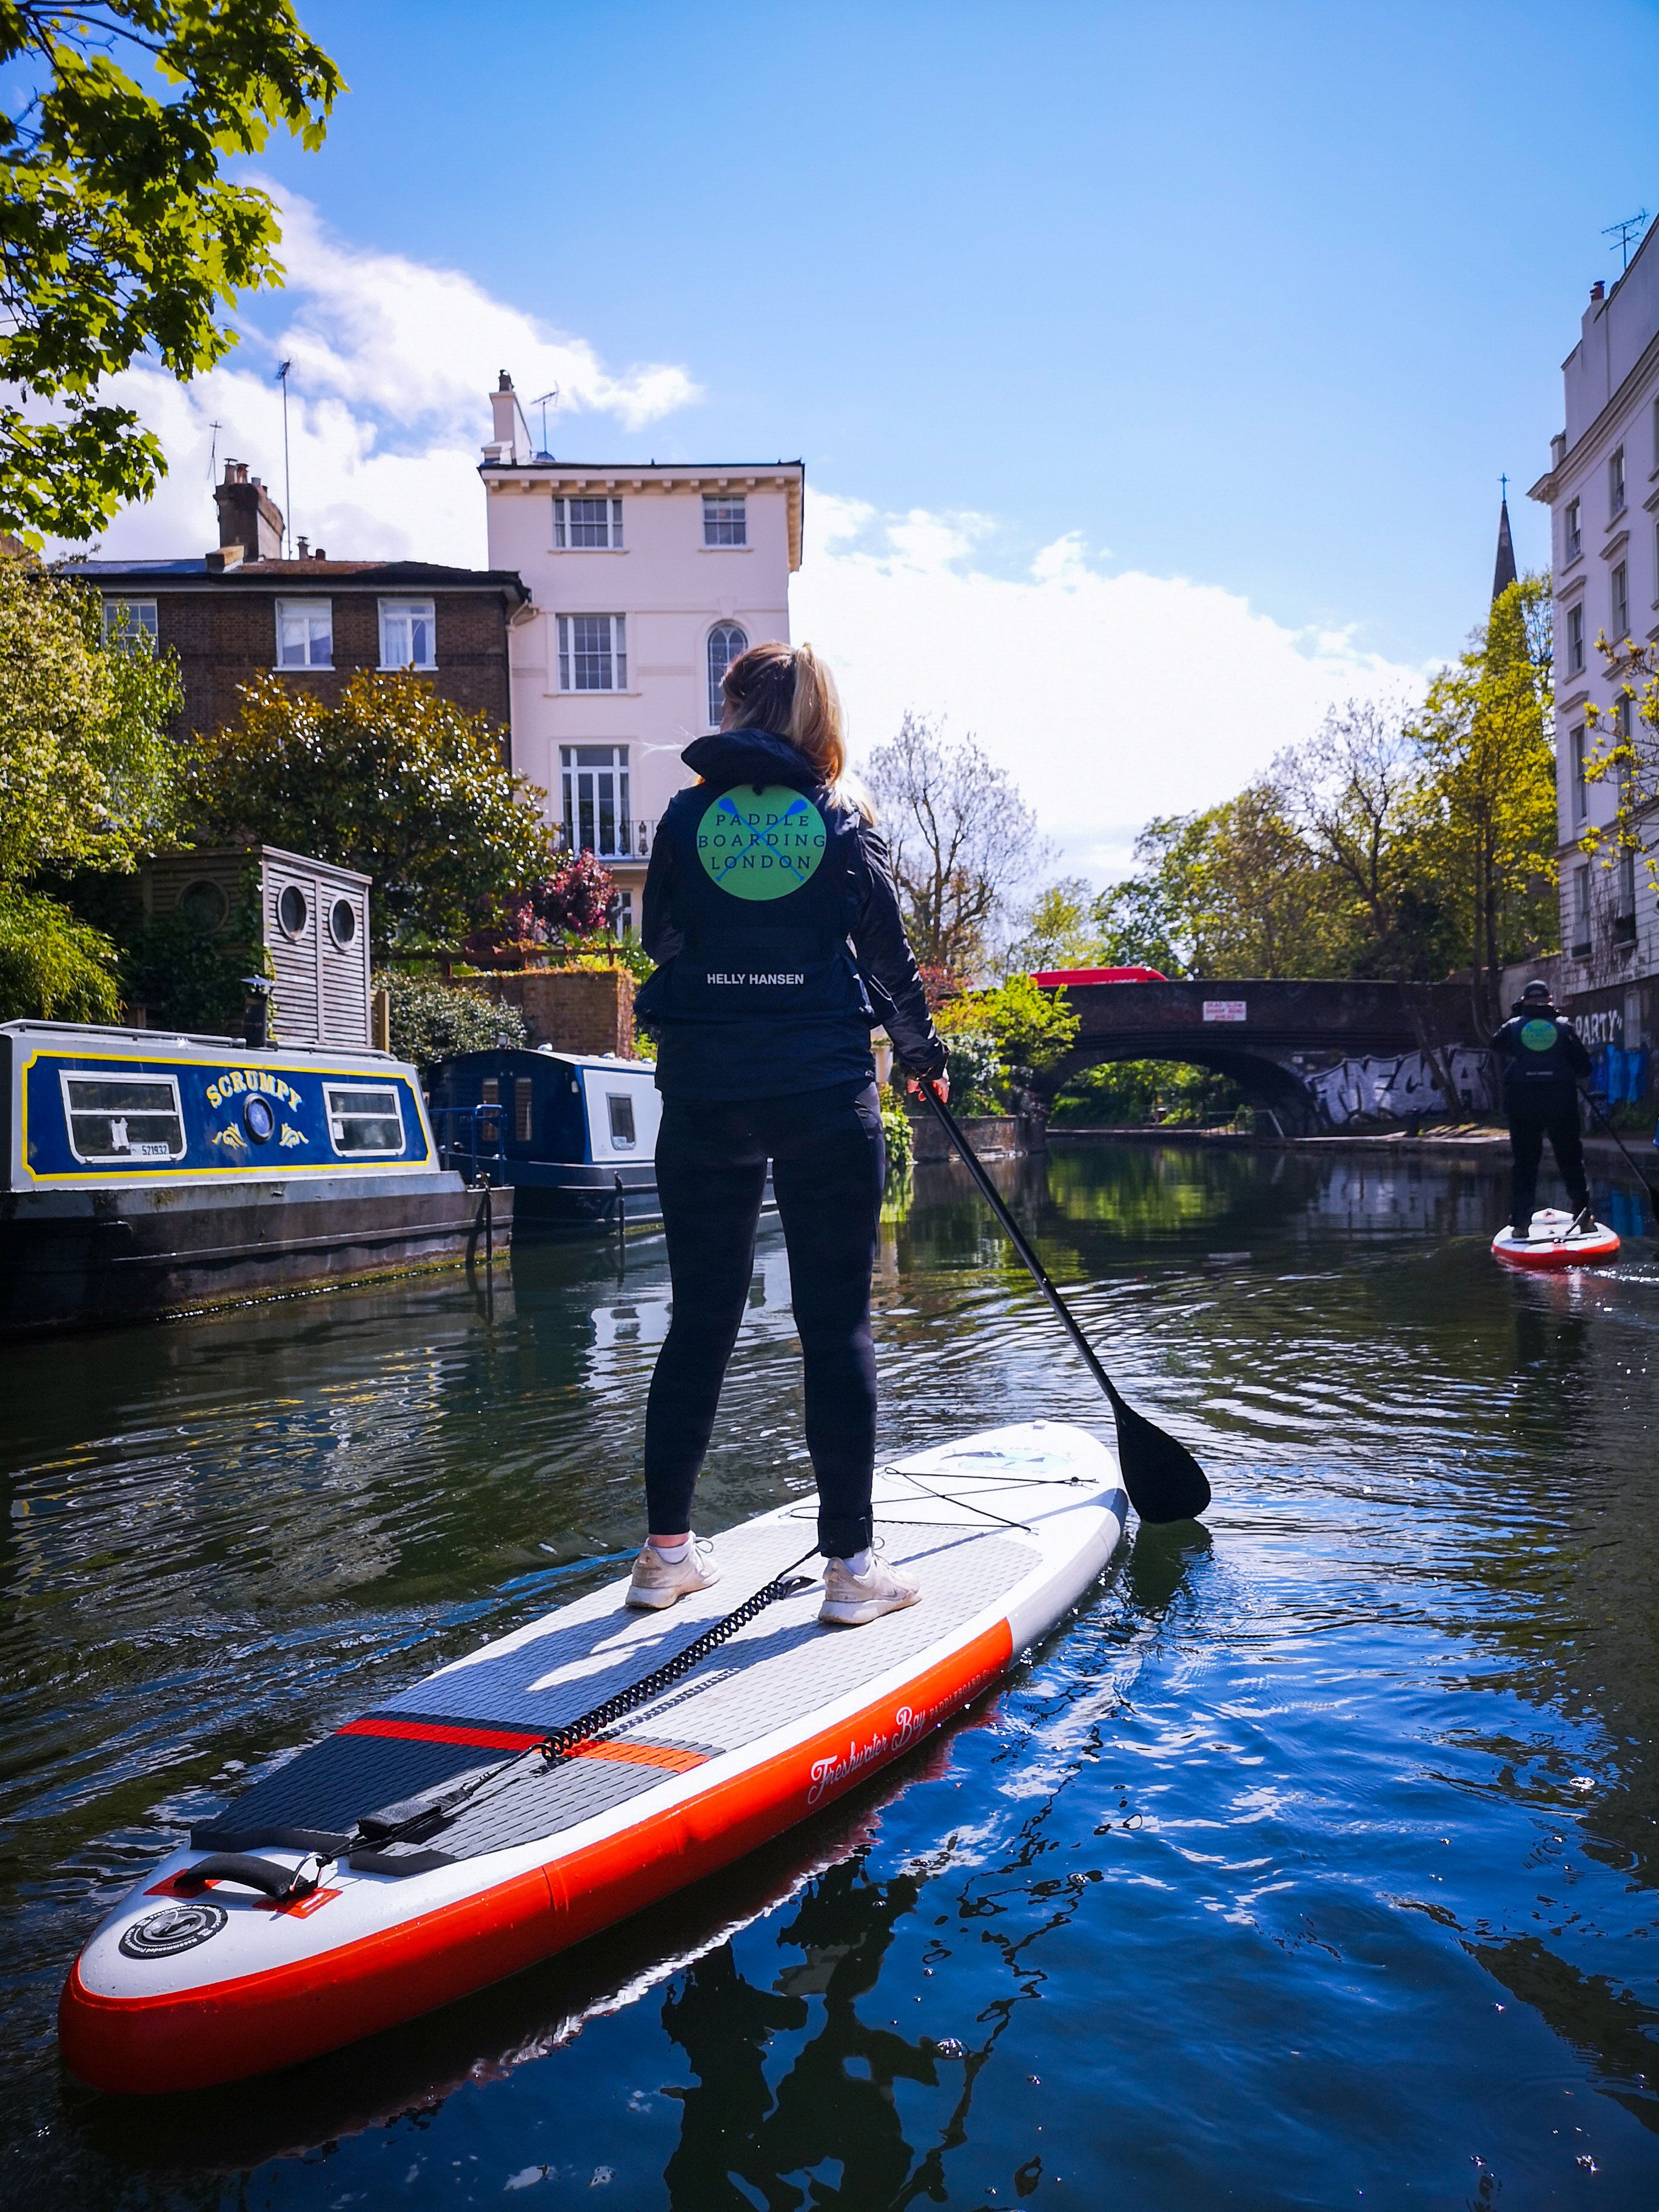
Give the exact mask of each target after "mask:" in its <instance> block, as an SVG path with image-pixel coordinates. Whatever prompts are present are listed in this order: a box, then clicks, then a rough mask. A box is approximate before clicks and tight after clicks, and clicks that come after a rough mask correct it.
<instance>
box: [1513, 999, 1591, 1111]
mask: <svg viewBox="0 0 1659 2212" xmlns="http://www.w3.org/2000/svg"><path fill="white" fill-rule="evenodd" d="M1492 1050H1493V1051H1494V1052H1495V1053H1496V1054H1498V1059H1499V1060H1500V1062H1501V1063H1502V1066H1503V1070H1504V1111H1505V1112H1506V1113H1510V1114H1515V1113H1522V1114H1535V1115H1547V1114H1553V1113H1557V1112H1559V1110H1560V1109H1561V1108H1562V1107H1564V1106H1570V1105H1571V1103H1572V1102H1573V1100H1574V1098H1575V1097H1577V1091H1578V1085H1579V1083H1580V1082H1581V1080H1582V1079H1583V1078H1584V1077H1585V1076H1587V1075H1588V1074H1589V1072H1590V1056H1589V1053H1588V1052H1586V1051H1585V1049H1584V1044H1583V1038H1582V1037H1580V1036H1579V1034H1578V1032H1577V1030H1576V1029H1574V1027H1573V1025H1572V1024H1571V1022H1570V1021H1569V1020H1568V1019H1567V1018H1566V1016H1565V1014H1563V1013H1560V1012H1557V1010H1556V1008H1555V1007H1553V1006H1551V1005H1550V1004H1549V1003H1548V1001H1547V1000H1544V1001H1540V1000H1535V999H1517V1000H1516V1002H1515V1010H1514V1017H1513V1018H1512V1019H1511V1020H1510V1021H1507V1022H1505V1023H1504V1026H1503V1028H1502V1029H1501V1030H1498V1033H1497V1034H1496V1036H1494V1037H1493V1038H1492Z"/></svg>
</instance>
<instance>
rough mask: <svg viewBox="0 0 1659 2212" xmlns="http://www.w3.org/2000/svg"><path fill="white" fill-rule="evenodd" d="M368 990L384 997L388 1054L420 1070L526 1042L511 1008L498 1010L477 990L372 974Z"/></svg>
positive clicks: (520, 1019)
mask: <svg viewBox="0 0 1659 2212" xmlns="http://www.w3.org/2000/svg"><path fill="white" fill-rule="evenodd" d="M374 987H375V988H376V989H377V990H380V991H384V992H385V993H386V1012H387V1016H388V1021H389V1026H390V1028H391V1031H392V1051H393V1052H394V1053H396V1054H397V1055H398V1059H399V1060H413V1061H414V1062H415V1064H416V1066H417V1067H419V1068H421V1069H422V1070H425V1069H427V1068H429V1067H432V1066H435V1065H436V1064H437V1062H438V1061H439V1060H447V1059H449V1058H450V1056H451V1055H452V1054H454V1053H458V1052H490V1051H493V1050H494V1049H495V1047H497V1046H498V1045H509V1046H518V1047H520V1048H523V1047H524V1046H526V1045H527V1044H528V1043H529V1042H530V1032H529V1030H527V1029H526V1027H525V1019H524V1016H523V1015H522V1014H521V1013H520V1011H519V1009H518V1008H517V1007H516V1006H497V1005H496V1004H495V1000H493V999H487V998H486V997H485V996H484V994H483V992H482V991H481V990H469V989H468V988H466V987H465V986H464V985H457V984H453V983H441V982H440V981H438V979H437V977H436V976H435V975H405V974H404V971H403V970H402V969H397V968H390V969H385V970H382V971H377V973H376V975H375V977H374Z"/></svg>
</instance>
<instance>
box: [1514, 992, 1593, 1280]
mask: <svg viewBox="0 0 1659 2212" xmlns="http://www.w3.org/2000/svg"><path fill="white" fill-rule="evenodd" d="M1492 1050H1493V1051H1494V1052H1495V1053H1497V1054H1498V1058H1499V1060H1500V1061H1501V1062H1502V1065H1503V1071H1504V1112H1505V1113H1506V1114H1507V1115H1509V1120H1510V1152H1511V1156H1512V1161H1513V1165H1512V1169H1511V1179H1510V1227H1511V1230H1512V1232H1513V1234H1514V1235H1516V1237H1528V1236H1530V1235H1531V1233H1532V1216H1533V1207H1534V1203H1535V1202H1536V1200H1537V1196H1538V1164H1539V1162H1540V1161H1541V1159H1542V1158H1543V1156H1544V1139H1545V1138H1546V1137H1547V1138H1548V1139H1549V1140H1550V1146H1551V1149H1552V1151H1553V1152H1554V1154H1555V1164H1556V1165H1557V1167H1558V1168H1559V1169H1560V1170H1561V1180H1562V1182H1565V1185H1566V1186H1567V1198H1568V1200H1569V1202H1570V1204H1571V1206H1572V1209H1573V1213H1574V1216H1575V1218H1574V1221H1573V1225H1572V1228H1573V1232H1577V1231H1581V1230H1582V1231H1590V1230H1593V1229H1594V1228H1595V1216H1594V1214H1593V1213H1592V1212H1591V1211H1590V1197H1589V1183H1588V1182H1587V1181H1586V1180H1585V1176H1584V1146H1583V1139H1582V1138H1581V1137H1580V1135H1579V1133H1578V1085H1579V1084H1580V1082H1581V1081H1582V1080H1583V1079H1584V1078H1585V1077H1587V1076H1588V1075H1589V1072H1590V1059H1589V1053H1588V1052H1586V1051H1585V1049H1584V1045H1583V1039H1582V1038H1581V1037H1580V1036H1579V1035H1578V1032H1577V1030H1575V1029H1574V1027H1573V1025H1572V1024H1571V1022H1570V1021H1569V1020H1568V1019H1567V1018H1566V1016H1565V1014H1564V1013H1561V1012H1559V1011H1558V1009H1557V1008H1556V1007H1555V1006H1554V1005H1553V1003H1552V1001H1551V997H1550V987H1549V985H1548V984H1547V983H1546V982H1544V981H1541V980H1539V979H1537V978H1534V981H1531V982H1530V983H1528V985H1527V987H1526V988H1525V989H1524V990H1523V991H1522V994H1521V996H1520V997H1519V998H1518V999H1517V1000H1516V1002H1515V1011H1514V1014H1513V1016H1512V1018H1511V1019H1510V1020H1509V1021H1507V1022H1505V1023H1504V1026H1503V1028H1502V1029H1501V1030H1498V1034H1497V1035H1496V1036H1494V1037H1493V1039H1492ZM1570 1233H1572V1232H1570Z"/></svg>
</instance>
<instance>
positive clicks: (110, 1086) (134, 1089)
mask: <svg viewBox="0 0 1659 2212" xmlns="http://www.w3.org/2000/svg"><path fill="white" fill-rule="evenodd" d="M63 1083H64V1119H65V1120H66V1121H68V1123H69V1133H70V1151H71V1152H73V1153H74V1155H75V1157H76V1159H77V1160H81V1161H94V1160H100V1161H103V1160H181V1159H183V1158H184V1157H185V1121H184V1116H183V1115H182V1114H181V1113H180V1112H179V1082H178V1079H177V1077H176V1076H172V1075H70V1074H67V1073H65V1074H64V1078H63Z"/></svg>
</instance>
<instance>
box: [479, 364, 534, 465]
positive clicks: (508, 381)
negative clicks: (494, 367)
mask: <svg viewBox="0 0 1659 2212" xmlns="http://www.w3.org/2000/svg"><path fill="white" fill-rule="evenodd" d="M489 409H490V413H491V415H492V416H493V417H494V423H493V427H494V429H495V444H496V446H497V447H505V448H506V451H505V452H504V453H502V454H501V459H503V460H508V461H516V460H517V459H519V458H520V454H519V425H520V422H523V421H524V416H523V415H522V414H521V413H520V409H519V395H518V393H517V392H515V391H514V390H513V379H512V378H511V377H510V376H509V375H508V374H507V371H506V370H505V369H503V370H502V371H501V381H500V382H499V383H498V384H497V385H496V386H495V390H494V391H493V392H491V393H490V395H489ZM527 450H528V442H527V441H526V451H527Z"/></svg>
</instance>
